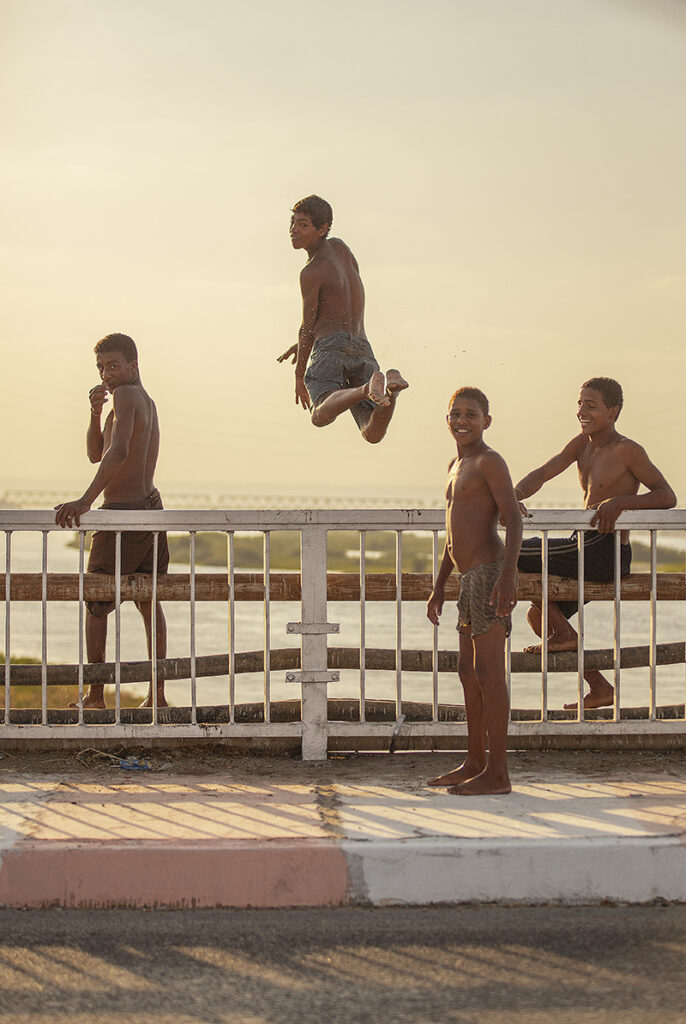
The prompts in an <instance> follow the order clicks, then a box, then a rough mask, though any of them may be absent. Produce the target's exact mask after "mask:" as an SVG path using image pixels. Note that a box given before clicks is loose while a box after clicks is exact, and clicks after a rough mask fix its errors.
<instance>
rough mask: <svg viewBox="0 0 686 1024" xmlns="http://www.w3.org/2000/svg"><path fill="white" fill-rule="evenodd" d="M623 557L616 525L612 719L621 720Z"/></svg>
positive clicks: (620, 533) (620, 537) (620, 534)
mask: <svg viewBox="0 0 686 1024" xmlns="http://www.w3.org/2000/svg"><path fill="white" fill-rule="evenodd" d="M621 557H622V531H621V530H618V529H617V528H616V527H615V601H614V604H615V607H614V620H615V640H614V644H615V649H614V662H615V672H614V684H615V696H614V701H613V705H614V706H613V712H612V721H613V722H619V721H620V719H621V717H622V700H621V685H622V612H621V608H622V575H621V569H622V566H621Z"/></svg>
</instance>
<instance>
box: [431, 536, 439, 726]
mask: <svg viewBox="0 0 686 1024" xmlns="http://www.w3.org/2000/svg"><path fill="white" fill-rule="evenodd" d="M431 537H432V552H431V578H432V580H433V582H434V583H435V582H436V577H437V576H438V531H437V530H434V531H433V533H432V535H431ZM431 630H432V650H431V687H432V693H431V721H432V722H437V721H438V626H432V627H431Z"/></svg>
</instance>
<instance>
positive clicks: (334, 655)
mask: <svg viewBox="0 0 686 1024" xmlns="http://www.w3.org/2000/svg"><path fill="white" fill-rule="evenodd" d="M365 653H366V661H365V665H366V668H367V669H370V670H371V669H377V670H382V671H386V672H393V671H395V667H396V661H395V649H394V648H386V649H384V648H373V647H368V648H367V649H366V652H365ZM432 653H433V652H432V651H417V650H406V651H403V652H402V657H401V665H402V669H403V671H404V672H431V669H432V661H431V659H432ZM327 654H328V658H327V661H328V667H329V668H330V669H359V667H360V652H359V650H358V649H357V648H355V647H330V648H329V649H328V652H327ZM684 657H685V653H684V644H683V643H670V644H658V646H657V664H658V665H677V664H681V663H682V662H683V661H684ZM584 663H585V666H586V668H595V669H610V668H612V666H613V664H614V650H613V649H612V648H608V649H607V650H600V651H586V655H585V659H584ZM649 663H650V647H648V646H646V647H625V648H623V649H622V668H642V667H645V666H646V665H648V664H649ZM269 664H270V667H271V669H272V671H284V672H285V671H290V670H292V669H299V668H300V650H299V649H298V648H297V647H292V648H282V649H277V650H272V651H271V652H270V658H269ZM438 668H439V671H441V672H457V652H456V651H439V652H438ZM576 668H577V652H576V651H556V652H552V653H551V654H550V655H549V657H548V670H549V671H550V672H575V671H576ZM47 669H48V686H61V685H72V684H73V685H74V686H75V685H76V684H77V683H78V665H48V667H47ZM540 669H541V658H540V655H538V654H526V653H524V652H523V651H513V653H512V671H513V672H517V673H519V672H540ZM158 670H159V671H164V675H165V678H166V679H167V680H168V681H171V680H179V679H190V676H191V659H190V658H164V659H162V658H160V659H159V661H158ZM228 671H229V656H228V654H208V655H203V656H196V659H195V674H196V676H198V677H199V678H202V677H208V676H224V675H228ZM234 671H235V672H263V671H264V652H263V651H242V652H239V653H237V654H236V657H235V664H234ZM114 672H115V663H114V662H106V663H105V664H100V665H84V667H83V681H84V683H85V684H86V685H88V686H90V685H91V684H93V683H105V684H106V685H107V684H111V685H113V684H114ZM150 673H151V664H150V662H149V661H129V662H122V663H121V681H122V683H147V682H149V681H150ZM10 681H11V684H12V685H13V686H40V684H41V666H40V665H11V666H10Z"/></svg>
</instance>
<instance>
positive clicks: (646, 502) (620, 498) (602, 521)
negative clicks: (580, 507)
mask: <svg viewBox="0 0 686 1024" xmlns="http://www.w3.org/2000/svg"><path fill="white" fill-rule="evenodd" d="M627 444H628V445H629V446H630V447H629V449H628V453H627V460H626V467H627V469H629V470H630V471H631V472H632V473H633V475H634V476H635V477H636V479H637V480H638V482H639V484H643V486H644V487H646V488H647V492H646V493H644V494H618V495H616V497H614V498H606V499H605V501H601V502H600V504H599V505H598V507H597V508H596V512H595V515H594V516H593V518H592V519H591V526H595V528H596V529H597V530H598V533H612V532H613V530H614V528H615V523H616V521H617V517H618V516H619V515H620V514H621V513H622V512H624V511H625V510H628V509H641V508H674V506H675V505H676V495H675V493H674V491H673V490H672V488H671V487H670V486H669V484H668V483H667V481H666V480H665V478H664V476H663V475H662V473H661V472H660V470H659V469H658V468H657V466H655V465H653V463H652V462H651V461H650V459H649V458H648V455H647V453H646V450H645V448H642V447H641V445H640V444H636V442H635V441H629V442H627Z"/></svg>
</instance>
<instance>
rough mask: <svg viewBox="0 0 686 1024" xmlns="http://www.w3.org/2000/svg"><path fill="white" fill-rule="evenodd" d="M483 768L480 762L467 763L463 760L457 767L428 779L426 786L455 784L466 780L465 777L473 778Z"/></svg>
mask: <svg viewBox="0 0 686 1024" xmlns="http://www.w3.org/2000/svg"><path fill="white" fill-rule="evenodd" d="M483 770H484V766H483V765H482V764H474V763H473V762H472V763H471V764H468V763H467V762H466V761H464V762H463V763H462V764H461V765H460V767H459V768H453V770H452V771H451V772H446V774H445V775H437V776H436V778H435V779H429V781H428V782H427V786H455V785H457V784H458V783H459V782H466V781H467V779H473V778H474V776H475V775H480V774H481V772H482V771H483Z"/></svg>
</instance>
